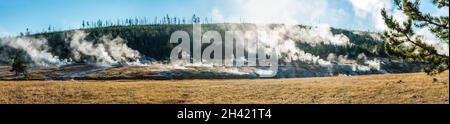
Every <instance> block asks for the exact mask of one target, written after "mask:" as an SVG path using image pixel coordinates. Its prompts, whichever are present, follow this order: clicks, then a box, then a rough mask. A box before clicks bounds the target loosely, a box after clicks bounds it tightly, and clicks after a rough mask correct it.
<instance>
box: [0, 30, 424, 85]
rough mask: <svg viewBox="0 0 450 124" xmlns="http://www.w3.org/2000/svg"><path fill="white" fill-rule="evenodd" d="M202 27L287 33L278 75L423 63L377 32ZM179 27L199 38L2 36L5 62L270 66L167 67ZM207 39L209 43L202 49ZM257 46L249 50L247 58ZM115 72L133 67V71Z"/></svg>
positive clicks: (187, 71) (103, 72) (159, 68)
mask: <svg viewBox="0 0 450 124" xmlns="http://www.w3.org/2000/svg"><path fill="white" fill-rule="evenodd" d="M201 28H202V32H206V31H211V30H215V31H218V32H219V33H220V34H221V35H222V40H225V36H224V35H225V32H226V31H242V32H246V31H254V32H257V31H278V32H282V33H279V37H280V46H278V47H279V51H278V52H279V65H280V67H279V71H278V72H279V73H278V74H277V76H276V77H278V78H286V77H317V76H338V75H347V76H348V75H361V74H380V73H402V72H418V71H420V67H421V66H423V64H421V63H417V62H414V61H405V60H400V59H394V58H391V57H389V56H388V55H387V54H386V53H385V52H384V46H383V45H384V43H383V41H382V36H381V35H380V34H378V33H372V32H363V31H350V30H343V29H335V28H331V27H327V26H318V27H310V26H303V25H283V24H270V25H256V24H246V23H245V24H204V25H202V27H201ZM179 30H182V31H186V32H188V33H189V35H190V36H192V30H193V26H192V25H183V24H179V25H176V24H172V25H164V24H163V25H130V26H108V27H98V28H87V29H78V30H68V31H59V32H44V33H37V34H31V35H27V36H18V37H13V38H3V39H2V40H3V41H2V42H0V43H1V44H0V51H2V52H1V54H0V63H3V65H8V64H9V63H11V62H12V58H14V56H15V55H16V53H17V51H22V52H23V53H26V59H27V60H28V61H29V62H30V65H31V66H30V67H32V68H31V69H30V72H31V77H30V78H31V79H97V78H98V79H204V78H255V77H257V76H258V75H259V74H258V73H257V71H258V70H261V69H262V68H264V67H238V68H221V67H216V66H209V65H202V66H200V67H195V66H186V67H182V68H181V69H180V68H177V67H172V66H171V65H167V64H168V60H169V55H170V53H171V50H172V48H174V47H175V46H176V45H177V44H170V43H169V39H170V36H171V34H172V33H173V32H175V31H179ZM190 38H191V41H192V37H190ZM244 42H245V44H247V45H248V44H251V42H250V41H247V40H245V41H244ZM208 45H209V44H203V46H202V49H205V47H206V46H208ZM250 52H252V51H249V50H246V51H245V56H248V55H247V54H248V53H250ZM158 64H161V65H158ZM130 65H131V67H130ZM80 66H81V67H80ZM411 67H413V68H411ZM43 68H46V69H43ZM115 68H119V69H115ZM133 68H140V69H133ZM74 69H75V70H74ZM133 70H134V71H133ZM217 70H219V71H217ZM1 71H2V72H4V73H3V75H0V76H1V77H0V78H1V79H16V78H17V77H15V76H12V73H9V72H7V71H8V67H2V69H1ZM116 71H122V72H128V71H130V72H129V73H131V74H132V76H131V77H130V75H127V74H124V73H116ZM53 72H61V73H53Z"/></svg>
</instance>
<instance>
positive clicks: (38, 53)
mask: <svg viewBox="0 0 450 124" xmlns="http://www.w3.org/2000/svg"><path fill="white" fill-rule="evenodd" d="M2 41H3V42H2V43H1V44H6V45H8V46H10V47H12V48H15V49H19V50H23V51H25V52H26V53H27V54H28V56H29V57H30V58H31V61H33V63H34V64H37V65H40V66H52V65H61V64H64V63H65V62H63V61H61V60H59V58H58V56H54V55H53V54H52V53H50V52H49V47H48V44H47V39H45V38H30V37H16V38H13V37H7V38H5V39H3V40H2ZM2 53H6V52H3V51H2ZM1 59H4V60H8V59H9V58H5V56H2V58H1Z"/></svg>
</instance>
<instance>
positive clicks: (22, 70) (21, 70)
mask: <svg viewBox="0 0 450 124" xmlns="http://www.w3.org/2000/svg"><path fill="white" fill-rule="evenodd" d="M11 67H12V69H11V70H10V71H11V72H15V75H16V76H19V75H21V74H22V75H23V76H25V77H27V76H28V71H27V66H26V63H25V60H24V59H23V53H21V52H19V53H18V54H16V56H15V57H14V59H13V63H12V65H11Z"/></svg>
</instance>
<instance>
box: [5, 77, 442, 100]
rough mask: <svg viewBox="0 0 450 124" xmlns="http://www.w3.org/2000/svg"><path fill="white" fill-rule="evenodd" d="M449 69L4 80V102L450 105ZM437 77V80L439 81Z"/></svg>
mask: <svg viewBox="0 0 450 124" xmlns="http://www.w3.org/2000/svg"><path fill="white" fill-rule="evenodd" d="M448 76H449V73H448V71H447V72H445V73H443V74H440V75H438V76H435V77H429V76H426V75H425V74H423V73H408V74H383V75H365V76H352V77H318V78H290V79H237V80H158V81H156V80H111V81H100V80H92V81H0V103H3V104H5V103H6V104H10V103H14V104H15V103H20V104H22V103H25V104H29V103H44V104H55V103H68V104H74V103H83V104H84V103H95V104H96V103H99V104H103V103H112V104H115V103H139V104H140V103H150V104H152V103H157V104H159V103H162V104H184V103H186V104H207V103H212V104H222V103H226V104H228V103H231V104H235V103H250V104H260V103H275V104H278V103H280V104H284V103H287V104H297V103H300V104H302V103H308V104H310V103H311V104H325V103H331V104H340V103H344V104H356V103H363V104H388V103H394V104H403V103H413V104H422V103H433V104H434V103H445V104H448V103H449V78H448ZM433 78H436V79H437V80H436V79H433Z"/></svg>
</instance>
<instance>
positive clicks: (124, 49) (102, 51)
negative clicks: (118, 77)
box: [1, 31, 141, 66]
mask: <svg viewBox="0 0 450 124" xmlns="http://www.w3.org/2000/svg"><path fill="white" fill-rule="evenodd" d="M87 36H88V34H87V33H85V32H83V31H74V32H73V33H72V34H71V35H70V38H67V39H66V42H67V43H68V44H69V45H70V46H69V47H70V49H71V51H70V52H71V54H72V56H70V58H67V59H62V58H59V57H58V56H55V55H54V54H52V53H51V52H50V47H49V45H48V42H47V39H45V38H32V37H26V36H25V37H7V38H3V39H2V40H1V45H2V46H9V47H12V48H15V49H18V50H23V51H24V52H26V53H27V55H28V56H29V57H30V58H31V60H32V62H33V64H35V65H37V66H60V65H65V64H70V63H73V62H85V63H90V64H98V65H114V64H121V65H140V64H141V63H140V62H139V58H140V54H139V52H138V51H136V50H133V49H131V48H129V47H128V46H127V45H126V44H125V42H124V41H123V39H122V38H120V37H116V38H112V36H110V35H106V36H102V37H100V38H99V39H96V40H95V41H88V40H86V39H87V38H86V37H87ZM2 59H5V60H8V58H5V57H2Z"/></svg>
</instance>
